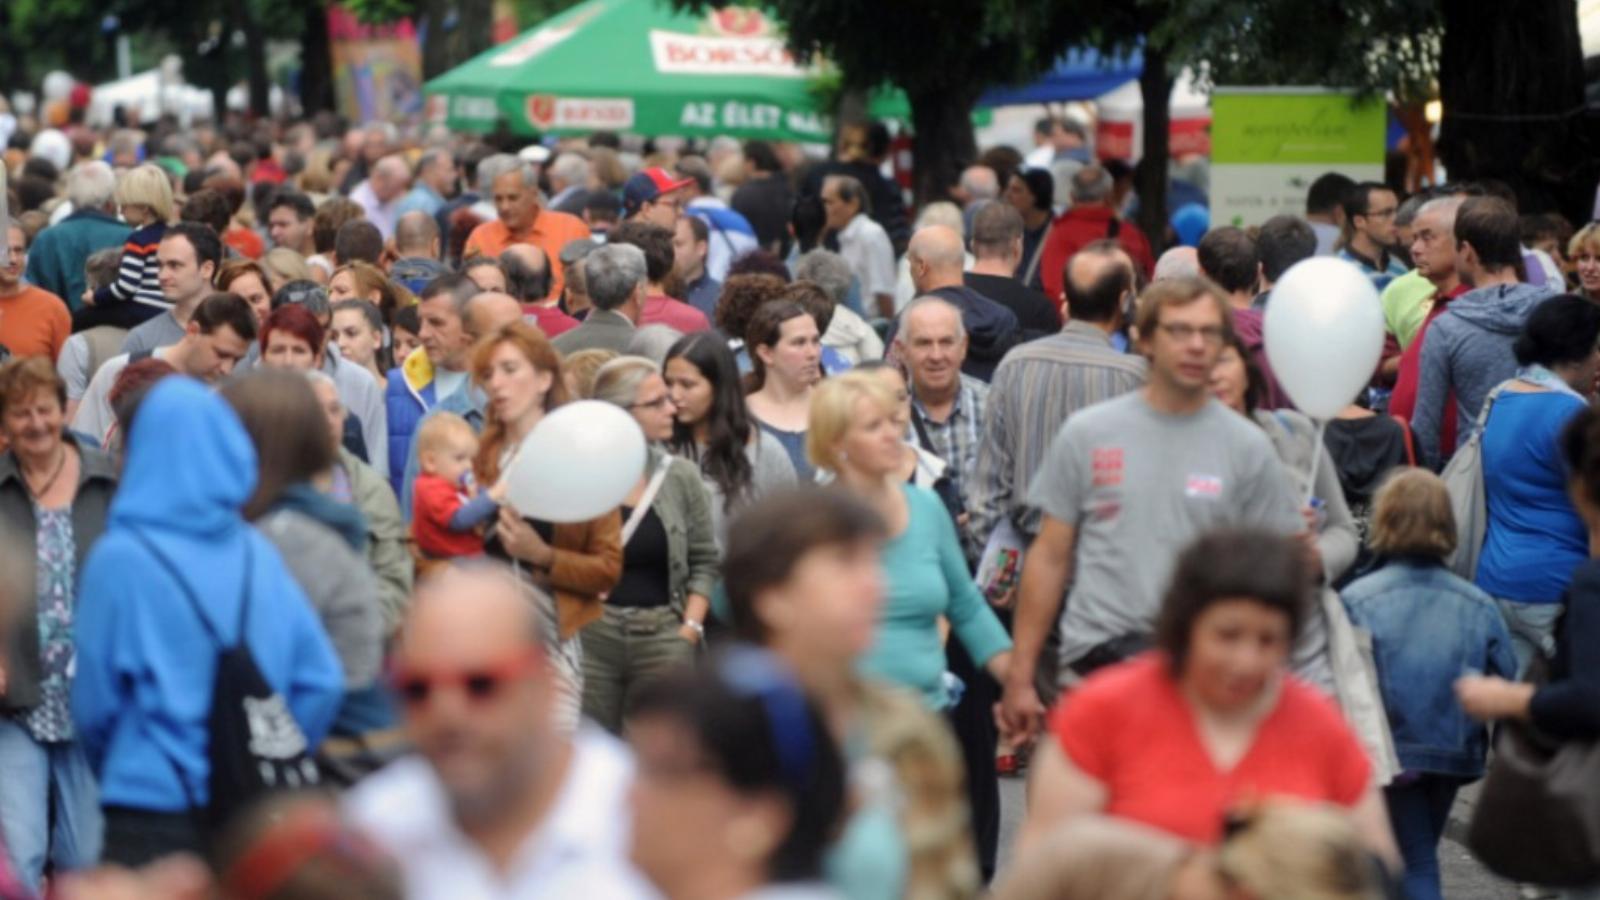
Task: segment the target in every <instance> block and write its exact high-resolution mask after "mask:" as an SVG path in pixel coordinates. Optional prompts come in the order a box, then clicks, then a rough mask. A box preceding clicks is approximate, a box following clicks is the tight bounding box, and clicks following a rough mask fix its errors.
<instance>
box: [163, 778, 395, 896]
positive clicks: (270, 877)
mask: <svg viewBox="0 0 1600 900" xmlns="http://www.w3.org/2000/svg"><path fill="white" fill-rule="evenodd" d="M217 871H218V872H219V877H220V880H221V882H222V885H221V887H222V891H221V894H220V896H221V897H222V898H224V900H400V898H402V897H403V896H405V894H404V891H403V890H402V888H401V883H400V869H399V866H397V865H396V864H395V862H394V860H393V859H391V858H390V857H389V856H388V855H386V854H385V853H384V852H383V851H382V850H380V849H378V847H377V846H376V845H375V844H373V843H372V842H371V841H370V840H368V839H367V838H366V836H365V835H361V834H357V833H355V831H354V830H353V829H352V828H351V826H350V825H349V824H348V823H346V822H345V821H343V820H342V819H341V818H340V815H339V809H338V807H337V806H335V805H334V802H333V800H332V799H331V798H329V797H327V796H325V795H322V794H311V793H306V794H298V795H288V796H285V797H283V798H279V799H276V800H274V801H271V802H268V803H264V804H262V805H261V807H260V808H259V809H256V810H254V811H252V813H251V814H250V815H248V816H245V817H243V818H242V819H241V820H240V822H239V823H238V824H237V825H235V826H234V827H233V828H231V829H229V831H228V833H227V834H226V835H225V836H224V839H223V842H222V845H221V849H220V851H219V853H218V859H217ZM152 900H154V895H152Z"/></svg>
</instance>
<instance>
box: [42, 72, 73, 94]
mask: <svg viewBox="0 0 1600 900" xmlns="http://www.w3.org/2000/svg"><path fill="white" fill-rule="evenodd" d="M77 83H78V80H77V79H76V78H73V77H72V76H71V75H69V74H67V73H66V72H61V71H55V72H51V73H49V74H47V75H45V76H44V85H43V93H44V99H46V100H65V99H67V95H68V94H71V93H72V88H73V86H74V85H76V84H77Z"/></svg>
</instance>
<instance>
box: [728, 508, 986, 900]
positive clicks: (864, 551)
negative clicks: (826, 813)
mask: <svg viewBox="0 0 1600 900" xmlns="http://www.w3.org/2000/svg"><path fill="white" fill-rule="evenodd" d="M940 515H941V516H942V515H943V513H942V512H941V514H940ZM885 537H886V532H885V527H884V524H883V520H882V519H881V518H880V517H879V516H878V514H877V513H875V512H874V511H873V510H872V508H871V507H869V506H867V505H866V504H864V503H862V502H861V501H860V500H858V499H856V498H855V497H853V496H851V495H850V494H848V493H845V492H843V491H840V490H839V489H837V488H822V489H816V488H796V489H793V490H786V491H779V492H776V493H774V494H771V495H769V496H767V497H764V498H762V499H761V500H758V501H756V502H755V503H753V504H752V505H751V506H750V507H749V508H747V509H745V510H744V511H743V512H741V513H740V514H739V516H738V517H737V518H735V519H734V521H733V522H732V524H731V526H730V527H729V529H728V548H727V554H726V555H725V556H724V558H723V574H724V576H725V579H726V580H725V582H724V584H725V589H726V598H725V599H726V606H727V609H726V612H727V613H728V616H727V617H726V618H728V619H729V621H731V622H732V624H733V629H734V632H735V633H736V634H737V636H738V637H739V638H741V639H743V640H746V641H749V642H751V643H757V644H761V645H762V646H765V647H766V648H767V649H769V650H771V651H773V653H774V654H776V655H777V656H778V657H780V658H781V659H782V660H783V661H784V663H785V664H786V665H788V666H789V668H790V669H791V670H793V671H794V673H795V675H796V677H797V678H798V679H799V680H800V683H801V684H802V685H803V686H804V687H805V690H806V693H807V695H808V696H810V697H811V698H812V699H813V700H814V701H815V702H816V703H817V705H818V707H819V708H820V710H821V712H822V716H823V719H824V721H826V722H827V724H828V729H829V731H830V732H831V734H832V736H833V739H834V740H835V741H837V742H838V744H839V746H840V748H841V749H842V750H843V751H844V754H845V757H846V766H847V769H848V772H849V780H850V784H851V795H852V796H851V814H850V817H849V820H848V821H847V822H846V823H845V825H844V826H843V830H842V831H841V832H840V837H839V840H838V841H837V843H835V845H834V847H833V849H832V850H831V852H830V853H829V855H828V860H827V864H826V873H827V877H828V881H829V883H830V884H832V885H833V886H834V887H835V888H837V889H838V890H839V892H840V893H841V894H843V895H844V896H845V897H847V898H850V900H878V898H883V897H971V896H974V895H976V893H977V891H978V889H979V886H980V882H981V877H980V873H979V871H978V863H977V858H976V852H975V851H976V845H975V844H974V842H973V838H972V831H971V828H970V826H969V822H968V812H967V806H966V792H965V790H964V789H963V787H962V762H961V754H960V751H959V750H958V749H957V747H956V745H955V741H954V740H953V739H952V738H951V736H950V733H949V730H948V729H947V728H946V727H945V725H944V723H943V722H942V721H940V720H939V718H938V717H936V716H935V715H933V714H932V713H930V712H929V711H928V710H927V708H926V707H925V706H924V705H923V703H922V702H921V701H920V699H919V698H918V697H916V696H914V695H912V694H911V693H909V692H905V691H902V690H901V689H899V688H895V687H889V686H886V685H882V684H879V683H877V682H874V681H872V680H870V679H866V678H863V677H862V676H861V675H860V674H859V671H860V669H859V661H860V660H861V658H862V657H863V656H864V655H865V654H866V653H867V651H868V650H870V649H871V648H872V646H873V644H874V640H875V635H876V631H877V626H878V621H879V619H880V607H881V606H882V605H883V599H884V598H883V594H884V585H883V575H882V566H881V563H880V554H881V552H882V548H883V542H884V539H885ZM720 611H721V610H720V609H719V612H720Z"/></svg>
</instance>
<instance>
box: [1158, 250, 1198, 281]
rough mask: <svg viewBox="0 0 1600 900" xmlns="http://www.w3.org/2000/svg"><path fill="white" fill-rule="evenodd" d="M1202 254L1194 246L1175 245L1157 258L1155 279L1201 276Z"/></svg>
mask: <svg viewBox="0 0 1600 900" xmlns="http://www.w3.org/2000/svg"><path fill="white" fill-rule="evenodd" d="M1199 277H1200V254H1199V251H1197V250H1195V248H1193V247H1183V246H1178V247H1173V248H1171V249H1169V250H1168V251H1167V252H1165V253H1163V254H1161V258H1160V259H1158V260H1156V272H1155V277H1154V278H1153V279H1152V280H1154V281H1160V280H1162V279H1163V278H1199Z"/></svg>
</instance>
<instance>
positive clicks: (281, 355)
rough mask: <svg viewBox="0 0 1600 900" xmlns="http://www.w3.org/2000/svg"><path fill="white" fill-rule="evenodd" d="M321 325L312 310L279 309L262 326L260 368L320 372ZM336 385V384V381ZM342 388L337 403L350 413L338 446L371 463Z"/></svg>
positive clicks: (292, 305) (293, 305)
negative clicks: (341, 402) (342, 404)
mask: <svg viewBox="0 0 1600 900" xmlns="http://www.w3.org/2000/svg"><path fill="white" fill-rule="evenodd" d="M323 335H324V332H323V330H322V323H321V322H318V321H317V317H316V315H315V314H314V313H312V312H311V310H309V309H306V308H305V307H304V306H302V305H301V304H299V303H287V304H284V305H283V306H280V307H278V308H277V309H275V310H273V311H272V312H271V313H269V314H267V318H266V320H265V321H264V322H262V323H261V365H262V366H263V367H265V368H268V369H288V370H290V371H294V372H310V371H313V370H316V371H321V370H322V369H323V362H324V344H323V339H324V338H323ZM335 384H338V382H337V381H335ZM343 394H344V391H343V389H342V386H341V390H340V400H342V401H343V402H344V405H345V408H346V409H348V410H351V412H350V414H349V415H348V416H346V417H345V420H344V435H343V436H342V437H341V438H340V441H339V443H340V444H341V445H343V447H344V448H345V449H346V450H349V451H350V452H351V453H354V454H355V455H356V456H357V457H358V458H359V459H360V460H361V461H362V462H364V463H369V464H370V463H371V462H372V459H371V457H370V455H369V454H368V452H367V441H366V438H365V436H364V433H363V432H362V429H361V419H360V418H359V417H358V416H357V415H356V414H355V412H354V410H355V409H356V406H355V405H354V404H353V403H352V402H351V398H349V397H345V396H344V395H343Z"/></svg>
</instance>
